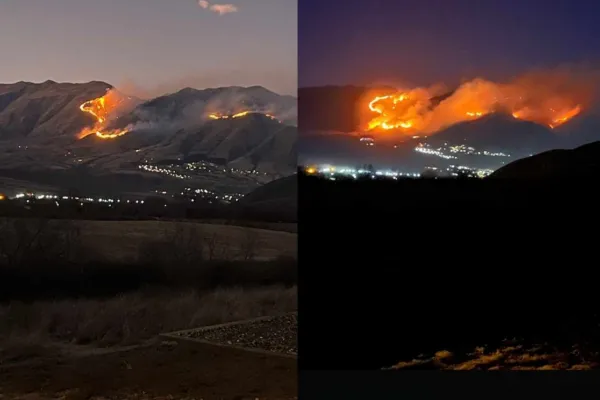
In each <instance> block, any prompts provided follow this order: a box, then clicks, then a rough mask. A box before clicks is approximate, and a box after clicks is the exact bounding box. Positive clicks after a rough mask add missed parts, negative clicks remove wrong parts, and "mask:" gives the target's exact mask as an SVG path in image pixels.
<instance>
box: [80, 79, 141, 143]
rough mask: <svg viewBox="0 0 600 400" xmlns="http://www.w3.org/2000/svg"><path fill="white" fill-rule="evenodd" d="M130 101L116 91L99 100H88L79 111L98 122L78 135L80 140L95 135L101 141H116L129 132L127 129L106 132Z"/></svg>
mask: <svg viewBox="0 0 600 400" xmlns="http://www.w3.org/2000/svg"><path fill="white" fill-rule="evenodd" d="M127 100H129V98H128V97H126V96H123V95H122V94H120V93H119V92H117V91H116V90H109V91H108V92H107V93H106V95H104V96H102V97H99V98H97V99H93V100H88V101H86V102H85V103H83V104H81V105H80V106H79V109H80V110H81V111H83V112H84V113H86V114H89V115H91V116H92V117H94V119H95V120H96V123H95V124H94V126H93V127H92V128H85V129H83V130H82V131H81V132H79V134H78V135H77V138H78V139H83V138H84V137H86V136H89V135H93V134H95V135H96V136H97V137H99V138H101V139H114V138H117V137H119V136H123V135H125V134H127V133H129V131H128V130H127V129H113V130H106V126H107V124H108V122H110V120H111V119H112V118H115V117H117V114H118V112H119V111H122V110H123V109H124V108H125V107H126V104H127V103H128V102H127Z"/></svg>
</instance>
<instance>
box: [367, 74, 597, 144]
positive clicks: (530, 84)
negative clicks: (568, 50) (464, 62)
mask: <svg viewBox="0 0 600 400" xmlns="http://www.w3.org/2000/svg"><path fill="white" fill-rule="evenodd" d="M599 84H600V74H599V73H598V71H590V70H584V69H573V68H558V69H555V70H549V71H532V72H530V73H527V74H524V75H522V76H519V77H516V78H515V79H512V80H509V81H507V82H492V81H489V80H486V79H482V78H477V79H473V80H471V81H468V82H465V83H463V84H462V85H461V86H460V87H458V88H457V89H456V90H454V91H453V92H452V93H446V94H447V95H446V96H444V97H442V99H441V100H439V99H436V97H437V96H440V95H442V94H443V93H444V89H443V86H440V85H438V86H434V87H431V88H415V89H404V90H398V91H397V92H395V93H389V92H388V93H379V94H375V95H371V96H369V98H368V105H367V106H366V107H365V109H366V110H367V111H368V116H366V118H368V119H367V121H368V122H367V124H366V125H367V126H366V128H367V130H371V131H374V132H384V131H389V132H393V133H394V134H402V135H415V134H433V133H436V132H438V131H440V130H441V129H444V128H446V127H448V126H451V125H454V124H456V123H459V122H463V121H469V120H474V119H477V118H480V117H482V116H484V115H487V114H491V113H497V112H499V113H505V114H507V115H510V116H512V117H513V118H516V119H522V120H527V121H531V122H535V123H538V124H541V125H546V126H548V127H550V128H556V127H557V126H560V125H562V124H564V123H566V122H568V121H569V120H571V119H572V118H574V117H576V116H577V115H579V114H581V113H582V112H584V111H586V110H589V109H590V108H591V106H592V104H593V101H594V100H595V98H596V97H597V94H598V89H599V87H600V85H599Z"/></svg>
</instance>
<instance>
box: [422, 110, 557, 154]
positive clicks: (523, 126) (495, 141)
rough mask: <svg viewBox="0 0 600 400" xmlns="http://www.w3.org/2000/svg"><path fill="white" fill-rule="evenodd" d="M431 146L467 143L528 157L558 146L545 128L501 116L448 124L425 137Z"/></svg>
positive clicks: (493, 115) (552, 135)
mask: <svg viewBox="0 0 600 400" xmlns="http://www.w3.org/2000/svg"><path fill="white" fill-rule="evenodd" d="M428 141H429V142H431V143H443V142H448V143H450V144H452V145H454V144H462V143H464V144H468V145H470V146H473V147H475V148H480V149H484V150H488V151H494V150H498V151H505V152H510V153H513V154H515V155H529V154H531V153H536V152H539V151H545V150H548V149H551V148H554V147H556V146H559V145H560V140H559V138H558V136H557V135H556V134H554V133H553V132H552V131H551V130H550V129H549V128H546V127H544V126H542V125H538V124H536V123H533V122H528V121H523V120H518V119H515V118H512V117H510V116H507V115H504V114H491V115H486V116H484V117H482V118H479V119H477V120H474V121H466V122H461V123H458V124H456V125H452V126H450V127H448V128H446V129H444V130H442V131H440V132H438V133H436V134H435V135H431V136H430V137H429V140H428Z"/></svg>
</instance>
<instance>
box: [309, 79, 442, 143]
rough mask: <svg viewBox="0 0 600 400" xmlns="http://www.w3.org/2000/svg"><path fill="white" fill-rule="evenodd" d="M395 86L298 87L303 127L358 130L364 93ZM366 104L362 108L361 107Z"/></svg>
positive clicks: (388, 90)
mask: <svg viewBox="0 0 600 400" xmlns="http://www.w3.org/2000/svg"><path fill="white" fill-rule="evenodd" d="M396 91H397V89H395V88H393V87H390V86H381V87H365V86H352V85H348V86H318V87H306V88H300V89H298V107H299V108H300V110H301V111H302V112H301V113H300V116H299V121H300V126H302V130H313V131H335V132H355V131H358V130H360V128H361V126H362V124H361V123H364V122H365V121H362V120H361V119H362V117H363V116H364V112H365V110H366V106H367V100H368V98H367V97H366V96H367V95H369V94H371V93H377V94H378V95H382V94H385V93H394V92H396ZM452 93H453V92H448V93H445V94H443V95H440V96H437V97H434V98H432V99H431V105H432V106H434V105H437V104H439V103H440V102H441V101H443V100H445V99H447V98H448V97H449V96H451V95H452ZM361 107H363V108H365V110H363V109H361Z"/></svg>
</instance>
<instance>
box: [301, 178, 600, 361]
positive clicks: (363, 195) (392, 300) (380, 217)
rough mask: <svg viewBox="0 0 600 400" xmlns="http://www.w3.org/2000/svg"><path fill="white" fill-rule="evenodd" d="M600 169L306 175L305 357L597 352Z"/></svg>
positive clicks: (592, 357) (565, 356)
mask: <svg viewBox="0 0 600 400" xmlns="http://www.w3.org/2000/svg"><path fill="white" fill-rule="evenodd" d="M596 182H597V181H596V180H592V179H587V180H582V179H579V180H578V179H576V178H575V179H571V180H568V181H567V180H560V179H537V180H533V179H530V180H521V181H519V180H514V179H513V180H503V179H498V178H496V179H485V180H439V179H436V180H426V179H425V180H409V181H397V182H394V181H377V180H366V181H362V182H361V181H340V180H338V181H335V182H334V181H327V180H323V179H319V178H315V177H310V176H304V175H303V176H300V180H299V185H300V186H299V192H300V197H299V207H300V216H299V218H300V219H301V221H302V224H301V227H300V231H301V235H300V238H299V248H300V249H302V250H301V251H303V259H302V262H303V265H311V268H305V269H303V271H302V275H301V276H302V280H303V282H302V285H301V287H302V290H301V291H300V297H301V300H302V302H303V304H304V306H303V311H302V315H303V317H302V318H303V324H302V329H301V337H302V338H303V341H304V342H305V343H310V346H305V347H303V349H302V357H301V358H300V366H301V368H303V369H304V368H308V369H324V368H338V369H352V368H382V367H392V366H394V365H396V366H397V367H398V366H400V367H403V368H404V367H407V365H406V364H399V363H400V362H411V360H413V359H417V360H421V361H422V362H421V363H416V364H419V365H417V366H416V367H417V368H419V367H421V368H431V367H432V360H433V359H434V358H436V357H437V356H439V355H440V354H442V355H445V354H448V353H450V354H452V355H453V356H454V361H452V362H450V361H448V360H446V361H447V363H446V364H445V365H446V366H448V365H454V366H457V365H460V364H461V363H464V362H466V361H468V360H469V359H470V360H473V359H475V358H479V356H485V355H487V356H492V357H495V356H494V354H495V353H496V352H502V351H504V350H503V349H506V347H510V346H513V347H515V346H521V347H520V348H518V349H516V350H514V351H513V350H510V351H508V352H511V351H512V353H513V354H516V353H519V352H521V355H523V354H525V353H527V352H529V353H530V355H539V351H538V350H536V351H538V353H535V352H532V351H530V350H531V349H534V348H536V349H537V348H538V347H541V348H542V350H543V351H546V355H547V356H548V357H550V356H555V357H554V359H553V360H555V361H556V362H554V361H553V362H552V365H554V366H557V368H558V367H562V368H573V367H575V369H577V368H579V367H577V366H578V365H579V366H581V365H582V364H586V365H588V366H593V365H595V362H596V361H597V360H598V352H599V351H600V328H599V323H600V318H599V317H598V315H597V311H598V295H597V284H596V282H595V279H594V278H593V277H594V276H595V270H594V268H595V267H594V266H595V261H594V260H596V259H597V256H598V252H597V249H598V246H597V243H596V239H595V238H596V234H595V231H596V230H597V228H596V227H597V225H598V222H600V218H599V212H598V207H599V206H598V204H600V203H599V200H600V198H599V196H600V194H598V193H597V190H596V189H597V183H596ZM308 249H310V251H309V250H308ZM325 298H327V299H328V300H327V306H326V307H325V306H324V305H323V299H325ZM506 340H510V341H511V343H514V344H513V345H510V346H509V345H507V344H506ZM478 348H479V349H480V350H476V349H478ZM440 352H441V353H440ZM478 352H479V353H478ZM436 354H437V356H436ZM469 354H475V355H474V356H473V355H469ZM469 357H470V358H469ZM517 357H518V354H517ZM438 358H439V357H438ZM498 359H499V360H500V361H502V360H508V359H509V357H508V356H506V357H504V356H497V360H498ZM565 360H566V361H567V362H566V364H565V363H562V364H561V362H562V361H565ZM433 361H435V360H433ZM488 361H489V357H488ZM546 364H548V363H546ZM470 365H473V363H471V364H470ZM521 365H522V366H531V365H543V363H537V364H535V363H534V364H531V363H529V364H528V363H522V364H521ZM434 366H435V365H434ZM508 366H509V367H510V365H508ZM411 367H415V366H414V365H412V366H411ZM437 367H439V368H443V366H441V365H440V364H439V363H438V364H437ZM475 367H476V369H488V368H490V367H503V365H501V362H487V363H485V362H482V363H479V364H476V365H475ZM449 369H452V368H449Z"/></svg>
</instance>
